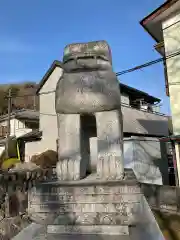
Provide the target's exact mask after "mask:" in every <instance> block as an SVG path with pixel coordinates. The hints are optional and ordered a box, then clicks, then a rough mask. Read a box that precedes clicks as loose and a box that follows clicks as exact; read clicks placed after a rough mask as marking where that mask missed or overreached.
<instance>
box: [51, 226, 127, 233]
mask: <svg viewBox="0 0 180 240" xmlns="http://www.w3.org/2000/svg"><path fill="white" fill-rule="evenodd" d="M47 233H48V234H58V235H61V234H62V235H63V234H70V235H74V234H83V235H85V234H88V235H93V234H97V235H129V228H128V226H109V225H89V226H82V225H81V226H76V225H48V226H47Z"/></svg>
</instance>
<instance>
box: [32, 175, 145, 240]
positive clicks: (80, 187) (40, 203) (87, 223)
mask: <svg viewBox="0 0 180 240" xmlns="http://www.w3.org/2000/svg"><path fill="white" fill-rule="evenodd" d="M141 198H142V194H141V191H140V188H139V186H138V184H137V182H136V180H135V178H134V175H133V173H132V172H131V171H128V172H126V175H125V179H124V180H123V181H119V180H118V181H101V180H99V181H98V180H97V179H96V176H93V175H92V176H89V178H86V179H84V180H80V181H76V182H75V181H72V182H69V181H68V182H45V183H42V184H39V185H37V186H36V187H35V188H34V189H32V190H31V193H30V194H29V214H31V218H32V219H33V220H34V221H35V222H37V223H44V220H45V222H46V224H47V234H48V235H49V236H52V235H53V236H54V235H55V236H57V235H58V236H60V235H63V236H64V235H68V236H69V237H70V235H71V236H72V235H73V236H74V235H81V237H82V236H86V237H87V235H92V236H94V235H99V236H101V235H103V236H104V235H111V236H112V235H113V236H120V235H121V236H129V225H133V224H136V221H137V216H136V213H137V212H138V211H139V209H140V208H141ZM83 239H84V238H83ZM85 239H86V238H85Z"/></svg>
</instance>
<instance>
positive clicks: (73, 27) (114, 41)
mask: <svg viewBox="0 0 180 240" xmlns="http://www.w3.org/2000/svg"><path fill="white" fill-rule="evenodd" d="M163 2H164V1H163V0H145V1H144V0H138V1H134V0H127V1H120V0H91V1H84V0H51V1H50V0H31V1H24V0H16V1H12V0H6V1H3V0H0V6H1V7H0V83H2V84H3V83H9V82H23V81H36V82H39V81H40V79H41V78H42V77H43V75H44V73H45V72H46V70H47V69H48V67H49V66H50V65H51V63H52V61H53V60H55V59H58V60H61V59H62V54H63V48H64V46H65V45H66V44H68V43H72V42H83V41H91V40H99V39H104V40H107V41H108V43H109V44H110V46H111V48H112V56H113V65H114V71H116V72H118V71H122V70H125V69H128V68H131V67H134V66H136V65H139V64H142V63H144V62H147V61H151V60H153V59H156V58H159V57H160V55H159V54H157V53H156V51H155V50H154V49H153V45H154V44H155V42H154V40H153V39H152V38H151V36H150V35H148V33H147V32H145V31H144V29H143V28H142V27H141V25H140V24H139V21H140V20H141V19H142V18H143V17H144V16H146V15H148V13H150V12H151V11H152V10H154V9H156V8H157V7H158V6H159V5H161V4H162V3H163ZM120 81H121V82H123V83H125V84H128V85H130V86H132V87H136V88H138V89H140V90H143V91H146V92H148V93H149V94H151V95H154V96H156V97H159V98H161V99H162V100H163V108H162V111H163V112H165V113H169V112H170V110H169V99H168V98H167V97H166V95H165V84H164V73H163V67H162V64H157V65H154V66H151V67H148V68H146V69H143V70H139V71H136V72H133V73H128V74H127V75H123V76H121V78H120Z"/></svg>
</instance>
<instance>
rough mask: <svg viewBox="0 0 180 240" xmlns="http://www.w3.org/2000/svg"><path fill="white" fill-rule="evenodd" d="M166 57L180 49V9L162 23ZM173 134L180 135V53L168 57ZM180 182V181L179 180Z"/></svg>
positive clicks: (179, 147) (179, 167)
mask: <svg viewBox="0 0 180 240" xmlns="http://www.w3.org/2000/svg"><path fill="white" fill-rule="evenodd" d="M162 29H163V36H164V46H165V54H166V57H167V56H169V55H170V54H174V53H176V52H179V51H180V11H177V12H176V13H173V15H172V14H171V15H169V16H168V17H167V19H166V20H165V21H164V22H163V23H162ZM166 66H167V76H168V84H169V95H170V105H171V114H172V124H173V134H174V135H180V54H178V55H176V56H173V57H171V58H168V59H166ZM175 151H176V162H177V171H178V177H179V179H180V145H179V143H175ZM179 184H180V181H179Z"/></svg>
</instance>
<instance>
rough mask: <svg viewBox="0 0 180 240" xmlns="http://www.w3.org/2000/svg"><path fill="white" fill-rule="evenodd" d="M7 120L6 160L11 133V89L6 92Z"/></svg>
mask: <svg viewBox="0 0 180 240" xmlns="http://www.w3.org/2000/svg"><path fill="white" fill-rule="evenodd" d="M7 98H8V120H7V136H6V148H5V150H6V157H7V158H8V146H9V137H10V133H11V122H10V121H11V106H12V102H11V100H12V91H11V88H9V91H8V96H7Z"/></svg>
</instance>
